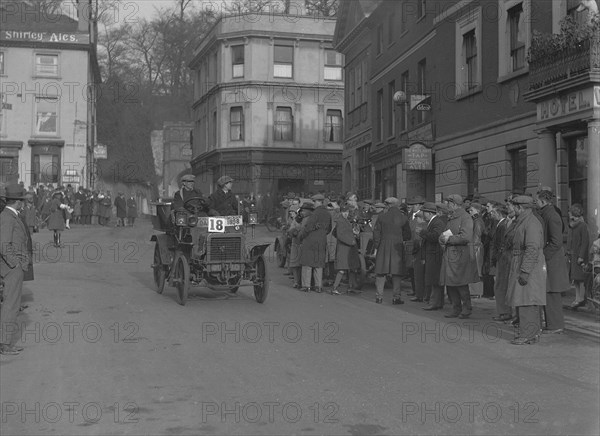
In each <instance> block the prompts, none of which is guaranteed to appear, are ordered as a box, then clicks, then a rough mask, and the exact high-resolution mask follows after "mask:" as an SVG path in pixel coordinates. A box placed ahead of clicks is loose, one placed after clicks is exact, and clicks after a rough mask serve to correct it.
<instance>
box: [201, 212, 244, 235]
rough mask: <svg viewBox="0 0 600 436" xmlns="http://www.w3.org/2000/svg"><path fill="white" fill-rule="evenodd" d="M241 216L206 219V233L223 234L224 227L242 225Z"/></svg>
mask: <svg viewBox="0 0 600 436" xmlns="http://www.w3.org/2000/svg"><path fill="white" fill-rule="evenodd" d="M242 222H243V220H242V216H241V215H231V216H211V217H208V223H207V224H208V231H209V232H210V233H224V232H225V227H228V226H229V227H230V226H240V225H242Z"/></svg>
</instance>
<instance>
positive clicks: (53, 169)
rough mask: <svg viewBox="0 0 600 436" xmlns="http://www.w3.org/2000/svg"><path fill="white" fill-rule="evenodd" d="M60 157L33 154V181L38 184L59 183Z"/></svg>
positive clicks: (56, 155)
mask: <svg viewBox="0 0 600 436" xmlns="http://www.w3.org/2000/svg"><path fill="white" fill-rule="evenodd" d="M59 174H60V155H58V154H37V153H36V154H33V174H32V179H33V180H32V181H33V183H34V184H36V183H58V182H59V180H58V176H59Z"/></svg>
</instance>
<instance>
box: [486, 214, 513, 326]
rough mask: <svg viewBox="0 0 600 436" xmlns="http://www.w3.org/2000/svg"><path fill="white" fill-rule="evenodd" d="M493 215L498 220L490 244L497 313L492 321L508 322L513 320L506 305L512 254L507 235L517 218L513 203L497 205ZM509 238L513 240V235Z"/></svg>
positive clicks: (491, 271)
mask: <svg viewBox="0 0 600 436" xmlns="http://www.w3.org/2000/svg"><path fill="white" fill-rule="evenodd" d="M509 208H510V210H509ZM492 214H493V215H494V217H495V219H497V220H498V224H496V229H495V230H493V237H492V240H491V242H490V273H491V274H493V275H494V297H495V300H496V313H497V315H496V316H495V317H493V318H492V319H493V320H494V321H508V320H510V319H511V318H512V315H511V312H512V311H511V307H510V306H509V305H508V304H506V288H507V286H508V274H509V272H510V270H509V268H510V258H511V256H512V253H508V252H507V251H506V235H507V233H508V229H509V228H511V224H512V221H513V219H514V217H515V212H514V206H513V205H512V203H510V206H508V205H501V204H498V205H495V206H494V208H493V210H492ZM512 227H514V226H512ZM511 233H512V232H511ZM508 237H509V238H512V235H510V236H508Z"/></svg>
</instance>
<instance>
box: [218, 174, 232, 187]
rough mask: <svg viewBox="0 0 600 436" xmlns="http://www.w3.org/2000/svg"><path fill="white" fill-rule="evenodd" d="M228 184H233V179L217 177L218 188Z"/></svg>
mask: <svg viewBox="0 0 600 436" xmlns="http://www.w3.org/2000/svg"><path fill="white" fill-rule="evenodd" d="M229 182H233V179H232V178H231V177H229V176H221V177H219V180H217V184H218V185H219V186H225V184H226V183H229Z"/></svg>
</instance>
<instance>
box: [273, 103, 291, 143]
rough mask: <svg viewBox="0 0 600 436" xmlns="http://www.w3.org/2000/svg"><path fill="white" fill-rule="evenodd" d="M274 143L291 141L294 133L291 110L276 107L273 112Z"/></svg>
mask: <svg viewBox="0 0 600 436" xmlns="http://www.w3.org/2000/svg"><path fill="white" fill-rule="evenodd" d="M274 127H275V141H292V140H293V133H294V117H293V115H292V108H290V107H277V110H276V111H275V125H274Z"/></svg>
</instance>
